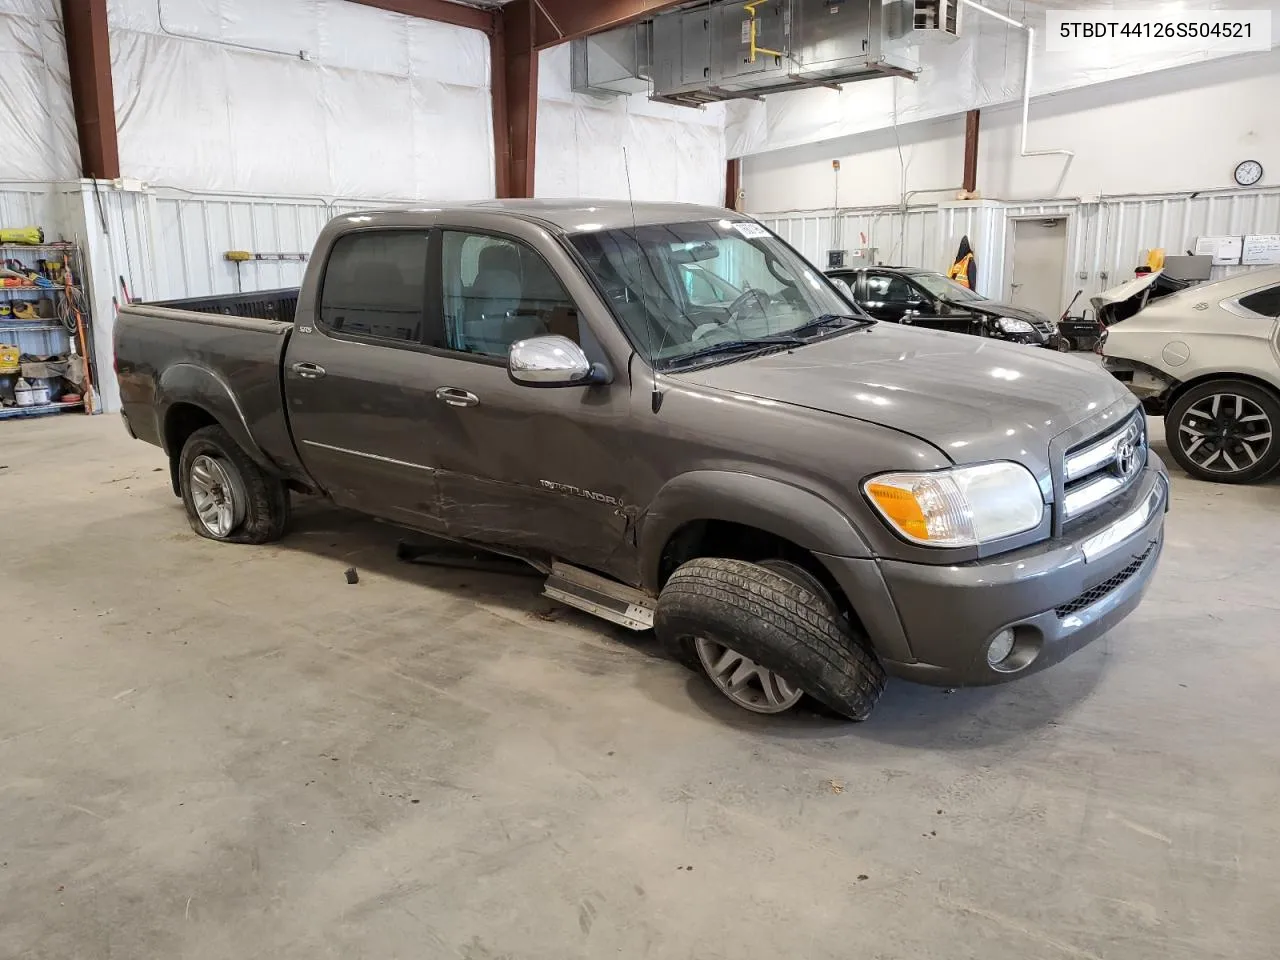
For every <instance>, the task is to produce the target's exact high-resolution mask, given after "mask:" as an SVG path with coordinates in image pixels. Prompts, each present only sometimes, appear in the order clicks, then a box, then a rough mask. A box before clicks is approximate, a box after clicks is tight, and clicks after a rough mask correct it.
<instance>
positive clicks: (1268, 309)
mask: <svg viewBox="0 0 1280 960" xmlns="http://www.w3.org/2000/svg"><path fill="white" fill-rule="evenodd" d="M1240 306H1242V307H1244V308H1245V309H1246V310H1252V311H1253V312H1254V313H1257V314H1261V315H1262V316H1264V317H1280V286H1274V287H1267V288H1266V289H1265V290H1255V291H1253V293H1251V294H1249V295H1248V296H1245V297H1241V298H1240Z"/></svg>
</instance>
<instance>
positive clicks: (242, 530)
mask: <svg viewBox="0 0 1280 960" xmlns="http://www.w3.org/2000/svg"><path fill="white" fill-rule="evenodd" d="M201 456H204V457H209V458H211V459H213V460H215V461H217V463H218V465H219V466H221V467H222V469H223V470H225V471H226V472H227V473H228V474H229V475H230V477H231V479H232V480H233V481H234V482H235V483H236V484H238V487H239V490H240V492H241V493H242V494H243V496H244V501H245V502H244V507H243V513H244V516H243V519H241V520H240V521H239V522H238V523H237V524H236V525H235V526H234V528H233V529H232V530H231V532H230V533H228V534H227V535H226V536H216V535H215V534H214V533H213V532H211V531H210V530H209V529H208V528H207V527H206V526H205V525H204V523H203V522H202V521H201V520H200V516H199V514H198V513H197V512H196V507H195V502H194V501H193V499H192V491H191V469H192V464H193V463H194V462H195V460H196V458H197V457H201ZM178 484H179V488H180V490H181V491H182V505H183V506H184V507H185V508H186V510H187V520H188V522H190V524H191V529H192V530H194V531H195V532H196V533H198V534H199V535H200V536H202V537H205V538H207V539H209V540H218V541H220V542H223V543H271V542H272V541H274V540H279V539H280V538H281V537H282V536H284V532H285V529H286V528H287V527H288V525H289V512H290V511H289V506H290V505H289V491H288V489H287V488H286V487H285V485H284V484H283V483H281V482H280V481H279V480H277V479H276V478H274V477H271V476H268V475H267V473H266V472H264V471H263V469H262V468H261V467H259V466H258V465H257V464H256V463H254V462H253V460H251V459H250V458H249V455H248V454H247V453H245V452H244V451H243V450H242V449H241V448H240V445H239V444H237V443H236V442H235V441H234V440H232V439H231V435H230V434H228V433H227V431H226V430H224V429H222V427H220V426H217V425H213V426H208V427H201V428H200V429H199V430H197V431H195V433H193V434H191V436H190V437H188V438H187V442H186V444H184V445H183V447H182V453H181V454H180V456H179V459H178Z"/></svg>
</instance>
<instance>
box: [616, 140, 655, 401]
mask: <svg viewBox="0 0 1280 960" xmlns="http://www.w3.org/2000/svg"><path fill="white" fill-rule="evenodd" d="M622 169H623V171H624V172H625V173H626V176H627V203H628V204H629V205H630V207H631V239H632V242H634V243H635V245H636V253H637V254H638V255H640V256H643V255H644V252H643V250H641V248H640V227H639V226H638V225H637V223H636V199H635V197H634V196H633V195H632V193H631V161H630V159H629V158H628V157H627V148H626V147H623V148H622ZM637 266H639V263H638V262H637ZM642 279H643V278H642ZM639 293H640V309H641V310H643V311H644V332H645V337H646V339H647V340H648V341H649V344H648V346H649V365H650V367H651V368H652V370H653V393H652V394H651V396H650V398H649V405H650V407H652V408H653V412H654V413H657V412H658V411H659V410H661V409H662V391H661V390H659V389H658V363H657V357H655V356H654V353H653V327H652V320H653V316H652V314H650V313H649V305H648V304H647V303H645V301H644V284H643V283H641V286H640V290H639Z"/></svg>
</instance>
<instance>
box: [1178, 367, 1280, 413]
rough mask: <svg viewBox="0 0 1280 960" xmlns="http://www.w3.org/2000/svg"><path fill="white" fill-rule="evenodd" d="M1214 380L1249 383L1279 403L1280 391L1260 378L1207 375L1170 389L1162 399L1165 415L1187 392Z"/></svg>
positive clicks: (1236, 375) (1240, 374) (1235, 375)
mask: <svg viewBox="0 0 1280 960" xmlns="http://www.w3.org/2000/svg"><path fill="white" fill-rule="evenodd" d="M1215 380H1239V381H1241V382H1242V383H1249V384H1252V385H1253V386H1255V387H1258V388H1259V389H1261V390H1265V391H1266V392H1267V393H1269V394H1271V396H1272V397H1274V398H1275V399H1276V400H1277V401H1280V390H1277V389H1276V387H1275V384H1273V383H1268V382H1267V381H1266V380H1263V379H1262V378H1261V377H1254V376H1250V375H1249V374H1247V373H1225V372H1224V373H1207V374H1205V375H1204V376H1200V377H1196V378H1195V379H1194V380H1185V381H1182V382H1180V383H1178V384H1175V385H1174V386H1173V387H1170V388H1169V390H1168V392H1166V393H1165V395H1164V398H1163V399H1164V410H1165V412H1166V413H1167V412H1168V411H1169V408H1170V407H1172V406H1173V405H1174V404H1175V403H1177V402H1178V398H1179V397H1181V396H1182V395H1183V394H1184V393H1186V392H1187V391H1188V390H1192V389H1194V388H1195V387H1198V386H1201V385H1202V384H1206V383H1212V382H1213V381H1215Z"/></svg>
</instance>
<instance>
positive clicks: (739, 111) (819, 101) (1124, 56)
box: [726, 0, 1280, 157]
mask: <svg viewBox="0 0 1280 960" xmlns="http://www.w3.org/2000/svg"><path fill="white" fill-rule="evenodd" d="M986 6H988V7H990V8H992V9H994V10H995V11H996V12H998V13H1000V14H1001V15H1002V16H1008V17H1011V18H1013V19H1015V20H1018V21H1020V22H1022V23H1024V24H1026V25H1027V26H1029V27H1031V28H1033V29H1034V30H1035V31H1036V33H1035V47H1034V53H1033V60H1034V70H1033V74H1032V85H1031V93H1032V96H1033V97H1042V96H1045V95H1047V94H1053V93H1062V92H1064V91H1068V90H1074V89H1077V88H1081V87H1090V86H1094V85H1097V84H1106V83H1111V82H1113V81H1116V80H1123V79H1125V78H1128V77H1139V76H1144V75H1149V74H1157V73H1160V72H1163V71H1167V70H1172V69H1176V68H1179V67H1184V66H1190V65H1193V64H1197V63H1207V62H1211V61H1217V60H1221V61H1232V62H1235V61H1237V60H1238V59H1239V58H1240V57H1241V56H1244V55H1242V54H1239V53H1231V52H1229V51H1223V50H1221V49H1215V48H1214V47H1212V46H1211V45H1210V41H1205V42H1204V44H1203V45H1202V46H1201V47H1198V48H1195V49H1191V50H1188V49H1186V48H1177V49H1171V50H1166V51H1160V52H1153V51H1152V50H1151V49H1150V48H1149V47H1146V46H1142V45H1135V44H1126V43H1125V42H1124V41H1122V40H1121V41H1116V42H1115V43H1113V44H1101V43H1096V42H1095V43H1092V44H1086V45H1083V46H1079V47H1076V48H1074V49H1070V50H1057V49H1054V50H1050V49H1048V48H1047V43H1046V36H1045V29H1044V27H1045V14H1046V8H1045V7H1044V6H1043V5H1040V4H1032V3H1022V2H1019V0H1005V2H1000V0H990V2H988V3H987V4H986ZM1070 6H1074V5H1070ZM1167 6H1168V3H1167V2H1165V0H1127V2H1126V3H1125V7H1124V8H1125V9H1126V10H1133V11H1152V12H1158V11H1159V10H1161V9H1164V8H1166V7H1167ZM1176 6H1177V7H1178V9H1179V11H1180V12H1181V13H1184V14H1186V13H1190V12H1193V11H1195V10H1197V9H1201V10H1212V11H1217V10H1218V9H1219V7H1220V4H1219V3H1218V2H1217V0H1178V2H1177V3H1176ZM1250 7H1251V8H1252V9H1257V10H1263V11H1269V12H1270V14H1271V20H1272V23H1273V27H1272V30H1273V37H1274V36H1275V31H1276V30H1277V29H1280V0H1256V2H1254V3H1252V4H1250ZM959 13H960V21H959V36H957V37H954V38H950V40H949V42H948V41H947V40H944V39H934V40H933V41H932V42H929V43H922V44H918V45H915V46H907V45H902V44H898V45H896V46H895V47H894V48H893V49H892V52H893V53H894V55H895V56H896V57H897V58H898V59H900V60H901V61H902V62H905V63H910V64H913V65H914V68H915V69H916V71H917V74H918V75H917V77H916V79H914V80H912V81H891V80H887V79H878V80H867V81H861V82H857V83H850V84H845V85H844V86H843V87H841V88H840V89H837V90H829V89H825V88H813V89H808V90H798V91H794V92H791V93H780V94H774V95H771V96H769V97H767V98H765V99H764V100H763V101H753V100H739V101H734V102H732V103H730V104H729V106H728V110H727V115H726V139H727V145H728V153H729V156H731V157H746V156H752V155H754V154H759V153H764V152H767V151H772V150H779V149H783V148H787V147H796V146H802V145H805V144H813V143H819V142H823V141H829V140H833V139H836V138H839V137H847V136H852V135H855V134H860V133H867V132H870V131H874V130H883V129H888V128H891V127H893V126H894V125H895V123H896V124H897V125H899V126H901V125H904V124H909V123H917V122H920V121H926V120H935V119H939V118H942V117H948V116H955V115H957V114H962V113H964V112H965V111H966V110H970V109H974V108H982V109H986V108H988V107H993V106H997V105H999V104H1004V103H1009V102H1012V101H1015V100H1018V99H1020V98H1021V96H1022V90H1023V79H1024V77H1025V75H1026V71H1025V65H1026V39H1027V34H1026V32H1025V31H1023V30H1022V29H1018V28H1014V27H1011V26H1009V25H1007V24H1005V23H1002V22H1000V21H999V20H996V19H994V18H992V17H989V16H987V15H986V14H983V13H981V12H980V11H975V10H973V9H972V8H971V7H968V6H964V5H961V7H960V8H959ZM1081 13H1082V15H1085V16H1087V10H1086V9H1085V8H1084V7H1083V6H1082V7H1081ZM1272 42H1273V43H1274V40H1273V41H1272ZM1033 109H1034V105H1033ZM1029 146H1030V147H1031V148H1032V149H1037V148H1042V147H1044V146H1046V145H1044V144H1040V143H1036V142H1034V141H1032V142H1031V143H1030V144H1029ZM1048 146H1054V145H1052V144H1050V145H1048Z"/></svg>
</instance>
